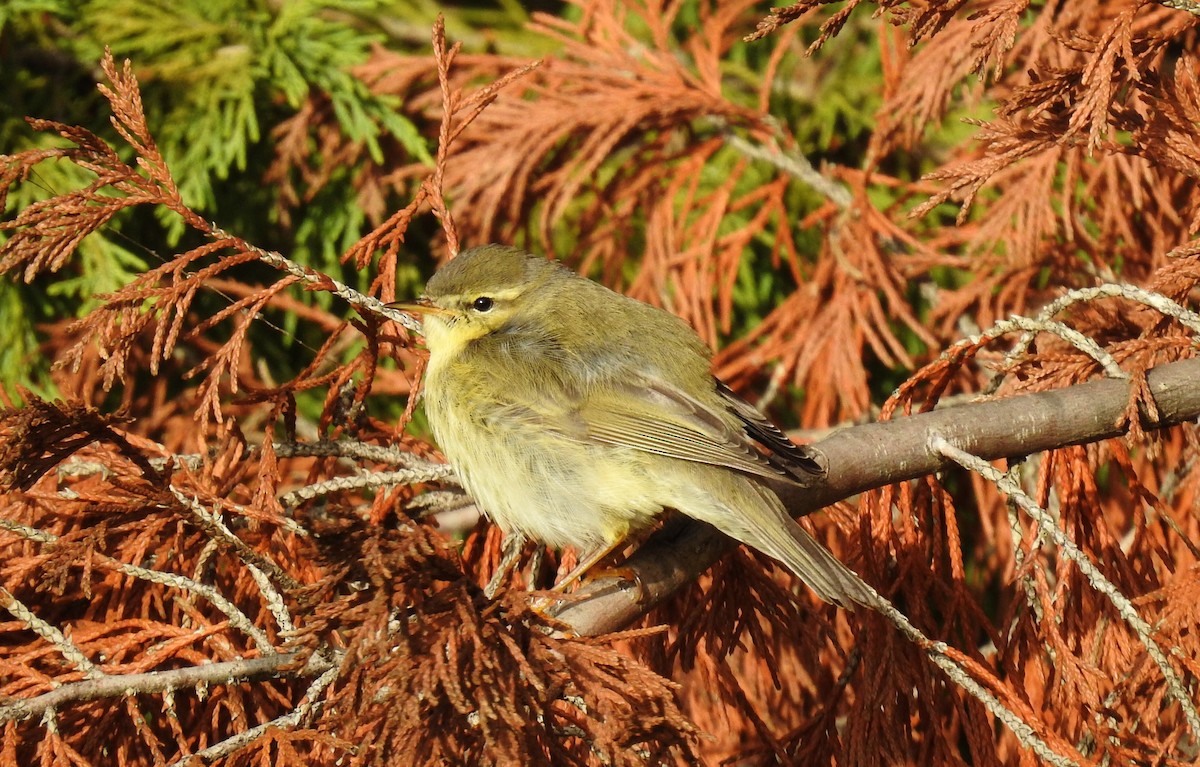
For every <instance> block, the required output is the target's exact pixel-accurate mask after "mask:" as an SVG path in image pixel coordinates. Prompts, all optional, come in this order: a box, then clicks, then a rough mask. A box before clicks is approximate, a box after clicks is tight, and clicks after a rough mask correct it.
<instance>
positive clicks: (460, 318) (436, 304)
mask: <svg viewBox="0 0 1200 767" xmlns="http://www.w3.org/2000/svg"><path fill="white" fill-rule="evenodd" d="M571 275H572V273H571V272H569V271H567V270H566V269H565V268H564V267H562V266H561V265H559V264H558V263H556V262H554V261H550V260H548V259H545V258H542V257H541V256H535V255H533V254H532V253H527V252H525V251H523V250H520V249H519V248H511V247H507V246H503V245H482V246H480V247H477V248H470V249H468V250H464V251H462V252H461V253H459V254H458V256H457V257H455V258H454V259H453V260H451V261H449V262H448V263H447V264H446V265H445V266H443V267H442V268H441V269H439V270H438V272H437V274H435V275H433V277H432V278H430V280H429V283H428V284H427V285H426V286H425V294H424V295H422V296H421V297H420V298H419V299H417V300H416V301H411V302H407V303H395V304H391V306H393V307H394V308H397V309H401V310H403V311H407V312H413V313H416V314H420V315H422V318H423V325H424V329H425V343H426V345H427V346H428V347H429V351H430V353H431V354H433V355H440V354H446V353H449V354H452V353H454V352H456V351H458V350H459V349H462V348H463V347H464V346H466V345H467V344H469V343H470V342H472V341H474V340H476V339H477V338H481V337H483V336H486V335H488V334H490V333H495V332H497V331H501V330H510V329H513V328H519V327H523V326H526V325H529V324H531V323H534V322H535V321H536V320H537V318H538V317H539V316H540V314H539V307H540V306H541V304H542V303H543V302H545V301H550V300H552V299H551V297H550V296H549V295H548V291H547V290H546V287H547V285H548V283H552V282H556V281H558V280H562V279H570V277H571Z"/></svg>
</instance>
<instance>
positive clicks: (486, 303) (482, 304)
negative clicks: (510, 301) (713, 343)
mask: <svg viewBox="0 0 1200 767" xmlns="http://www.w3.org/2000/svg"><path fill="white" fill-rule="evenodd" d="M495 303H496V302H495V301H493V300H492V299H490V298H488V297H487V296H480V297H479V298H476V299H475V300H474V301H472V302H471V308H473V309H474V310H475V311H477V312H490V311H491V310H492V307H493V306H495Z"/></svg>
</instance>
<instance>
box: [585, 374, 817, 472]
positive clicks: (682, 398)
mask: <svg viewBox="0 0 1200 767" xmlns="http://www.w3.org/2000/svg"><path fill="white" fill-rule="evenodd" d="M714 395H715V396H714V397H713V401H712V403H711V404H709V405H706V404H705V403H703V402H700V401H699V400H697V399H696V398H694V397H692V396H690V395H688V394H686V393H684V392H682V391H680V390H679V389H677V388H675V387H672V386H669V385H667V384H664V383H663V382H661V381H647V380H639V381H633V382H629V383H627V384H624V385H621V386H619V387H607V388H606V390H605V391H604V393H603V394H599V393H596V394H593V395H592V396H590V397H587V398H586V400H585V402H584V403H583V404H582V406H581V407H580V409H579V411H578V413H577V416H578V418H580V419H581V420H582V422H583V426H584V429H585V431H586V434H587V437H588V438H590V439H593V440H595V441H597V442H600V443H603V444H607V445H616V446H621V447H627V448H633V449H635V450H643V451H646V452H649V453H655V454H657V455H663V456H667V457H670V458H677V459H679V460H682V461H693V462H696V463H706V464H710V465H713V466H725V467H727V468H730V469H734V470H736V471H741V472H745V473H747V474H754V475H757V476H761V477H766V478H768V479H775V480H779V479H783V480H791V481H794V482H801V483H803V482H805V481H807V480H809V479H811V478H812V477H813V476H820V475H821V474H823V473H824V472H823V470H822V469H821V466H820V464H818V463H817V462H816V461H815V460H814V459H813V458H812V457H811V455H810V454H809V453H808V451H806V450H805V449H804V448H802V447H800V446H799V445H796V444H794V443H792V442H791V441H790V440H788V438H787V436H786V435H785V434H784V433H783V432H782V431H780V430H779V429H778V428H777V427H776V426H775V425H774V424H772V423H771V422H770V421H768V420H767V419H766V417H764V416H763V415H762V414H761V413H759V412H758V411H757V410H755V409H754V406H752V405H751V404H750V403H748V402H746V401H744V400H742V399H741V398H739V397H738V396H737V395H736V394H734V393H733V392H732V391H731V390H729V389H728V388H727V387H725V385H724V384H721V383H720V382H719V381H718V382H716V389H715V391H714ZM756 442H757V443H760V444H761V445H763V446H764V447H765V448H767V450H768V451H770V452H768V453H764V452H762V451H761V450H759V449H758V447H757V446H756V444H755V443H756Z"/></svg>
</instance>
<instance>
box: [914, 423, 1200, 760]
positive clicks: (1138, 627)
mask: <svg viewBox="0 0 1200 767" xmlns="http://www.w3.org/2000/svg"><path fill="white" fill-rule="evenodd" d="M929 446H930V448H931V449H932V450H934V451H936V452H937V453H938V454H939V455H942V456H945V457H946V458H949V459H950V460H952V461H954V462H955V463H957V464H958V465H960V466H962V467H963V468H966V469H969V470H971V471H974V472H976V473H977V474H979V475H980V476H982V477H983V478H984V479H987V480H988V481H989V482H992V483H993V484H995V485H996V487H998V488H999V489H1000V490H1001V491H1002V492H1004V493H1005V494H1006V495H1008V496H1009V497H1010V498H1012V499H1013V500H1014V501H1016V502H1017V505H1019V506H1020V507H1021V508H1022V509H1024V510H1025V513H1027V514H1029V516H1030V517H1032V518H1033V519H1034V521H1036V522H1037V523H1038V525H1039V526H1040V527H1041V528H1042V529H1044V530H1045V531H1046V533H1047V534H1049V536H1050V538H1051V539H1053V541H1054V544H1055V545H1056V546H1058V548H1059V550H1060V551H1062V553H1063V555H1064V556H1065V557H1066V558H1067V559H1069V560H1071V561H1072V562H1074V563H1075V565H1076V566H1077V567H1078V568H1079V570H1080V572H1082V573H1083V575H1084V577H1086V578H1087V580H1088V583H1090V584H1091V585H1092V588H1094V589H1095V590H1096V591H1097V592H1099V593H1100V594H1103V595H1104V596H1105V597H1107V598H1108V600H1109V601H1110V602H1112V604H1113V607H1115V608H1116V609H1117V614H1119V615H1120V616H1121V618H1123V619H1124V620H1125V622H1126V623H1128V624H1129V626H1130V628H1132V629H1133V631H1134V633H1135V634H1136V635H1137V637H1138V639H1139V640H1140V641H1141V642H1142V645H1143V646H1144V647H1145V648H1146V652H1147V654H1149V656H1150V658H1151V660H1153V661H1154V663H1155V665H1157V666H1158V668H1159V671H1160V672H1162V675H1163V679H1164V680H1165V681H1166V683H1167V693H1168V694H1169V695H1170V696H1171V697H1172V698H1173V699H1174V700H1175V702H1176V703H1178V704H1179V706H1180V708H1181V709H1182V710H1183V715H1184V718H1185V719H1187V723H1188V728H1189V729H1191V731H1192V733H1193V734H1194V735H1197V736H1200V714H1198V713H1197V711H1196V707H1195V704H1193V703H1192V700H1191V698H1190V697H1189V696H1188V693H1187V690H1186V688H1185V687H1184V685H1183V681H1182V680H1181V679H1180V678H1179V675H1178V674H1176V673H1175V669H1174V668H1172V667H1171V664H1170V661H1168V660H1167V655H1166V653H1164V652H1163V650H1162V648H1161V647H1159V646H1158V643H1157V642H1155V641H1154V638H1153V637H1152V636H1151V634H1152V633H1153V632H1154V629H1152V628H1151V627H1150V624H1149V623H1147V622H1146V621H1145V620H1144V619H1143V618H1142V616H1141V615H1139V614H1138V612H1137V610H1136V609H1134V607H1133V603H1132V602H1131V601H1130V600H1129V598H1128V597H1126V596H1125V595H1124V594H1122V593H1121V592H1120V590H1119V589H1117V587H1116V585H1114V584H1113V582H1112V581H1110V580H1109V579H1108V578H1106V577H1105V576H1104V573H1102V572H1100V569H1099V568H1098V567H1096V565H1095V564H1094V563H1093V562H1092V560H1091V557H1089V556H1088V555H1087V554H1086V553H1085V552H1084V551H1082V550H1081V549H1080V548H1079V547H1078V546H1076V545H1075V542H1074V541H1072V540H1071V539H1070V538H1069V537H1068V536H1067V534H1066V532H1065V531H1064V530H1063V529H1062V528H1060V527H1059V526H1058V525H1057V524H1055V523H1054V520H1053V519H1051V518H1050V515H1049V514H1047V513H1046V511H1045V510H1044V509H1042V507H1041V506H1039V505H1038V503H1037V501H1035V500H1034V499H1033V498H1031V497H1030V496H1029V495H1028V494H1027V493H1026V492H1025V491H1024V490H1022V489H1021V486H1020V485H1018V484H1017V483H1015V482H1013V481H1012V479H1010V478H1009V477H1007V476H1005V475H1004V474H1003V473H1002V472H1000V471H999V470H998V469H997V468H996V467H994V466H992V465H991V464H990V463H988V462H987V461H985V460H983V459H982V458H980V457H978V456H975V455H972V454H971V453H968V452H966V451H965V450H960V449H959V448H957V447H955V446H954V445H952V444H951V443H950V442H949V441H948V440H946V439H945V438H944V437H942V436H940V435H938V434H934V435H933V436H932V438H931V439H930V442H929Z"/></svg>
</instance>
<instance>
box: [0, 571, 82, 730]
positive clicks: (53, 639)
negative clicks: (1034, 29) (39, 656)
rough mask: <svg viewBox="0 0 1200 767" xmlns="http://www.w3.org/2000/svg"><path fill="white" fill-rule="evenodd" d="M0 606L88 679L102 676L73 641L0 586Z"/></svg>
mask: <svg viewBox="0 0 1200 767" xmlns="http://www.w3.org/2000/svg"><path fill="white" fill-rule="evenodd" d="M0 607H3V608H4V609H5V610H7V611H8V612H9V614H10V615H12V617H14V618H16V619H17V620H19V621H20V622H21V623H24V624H25V625H26V626H28V627H29V630H30V631H32V632H33V633H35V634H37V635H38V636H40V637H41V638H42V639H45V640H46V641H47V642H49V643H50V644H52V645H54V649H56V650H58V652H59V654H61V655H62V656H63V657H64V658H66V659H67V661H69V662H70V664H71V665H72V666H74V667H75V668H77V669H79V670H80V671H82V672H83V673H84V675H85V676H87V677H88V678H89V679H99V678H100V677H103V676H104V672H103V671H101V670H100V669H99V668H98V667H97V666H96V664H94V663H92V661H91V660H89V659H88V657H87V656H86V655H84V654H83V650H80V649H79V648H78V647H76V646H75V643H74V642H72V641H71V640H70V639H68V638H67V637H66V635H64V634H63V633H62V632H61V631H59V630H58V628H57V627H56V626H52V625H50V624H49V623H47V622H46V621H44V620H42V619H41V618H39V617H38V616H37V615H36V614H35V613H34V612H33V611H32V610H30V609H29V608H28V607H26V606H25V604H24V603H23V602H22V601H21V600H19V599H17V598H16V597H14V596H13V595H12V593H10V592H9V591H8V589H5V588H0ZM0 708H2V707H0Z"/></svg>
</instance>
